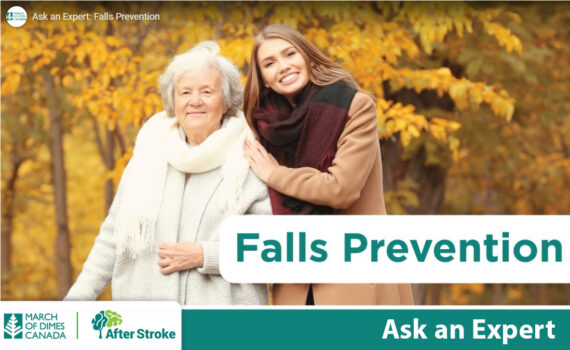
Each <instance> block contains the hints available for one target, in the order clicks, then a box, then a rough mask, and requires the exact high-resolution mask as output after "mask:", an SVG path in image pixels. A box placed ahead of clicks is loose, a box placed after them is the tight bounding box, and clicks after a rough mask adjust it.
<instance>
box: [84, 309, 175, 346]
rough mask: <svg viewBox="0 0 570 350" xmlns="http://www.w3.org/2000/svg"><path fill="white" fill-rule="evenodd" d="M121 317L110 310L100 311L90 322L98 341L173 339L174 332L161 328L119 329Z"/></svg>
mask: <svg viewBox="0 0 570 350" xmlns="http://www.w3.org/2000/svg"><path fill="white" fill-rule="evenodd" d="M122 324H123V316H121V315H120V314H119V313H117V312H114V311H111V310H101V311H99V312H98V313H97V314H95V316H94V317H93V319H92V320H91V325H92V326H93V330H95V331H99V339H175V338H176V332H175V331H172V330H166V329H165V328H162V329H160V330H150V329H147V328H138V329H121V327H119V326H121V325H122Z"/></svg>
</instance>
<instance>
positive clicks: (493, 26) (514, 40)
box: [483, 22, 522, 53]
mask: <svg viewBox="0 0 570 350" xmlns="http://www.w3.org/2000/svg"><path fill="white" fill-rule="evenodd" d="M483 25H484V28H485V31H486V32H487V34H489V35H491V36H494V37H495V38H496V39H497V41H498V42H499V45H501V46H502V47H504V48H505V50H506V51H507V52H511V51H513V50H514V51H516V52H518V53H521V52H522V43H521V40H520V39H519V38H518V37H517V36H516V35H514V34H512V33H511V31H510V30H509V29H508V28H505V27H503V26H502V25H500V24H498V23H493V22H484V23H483Z"/></svg>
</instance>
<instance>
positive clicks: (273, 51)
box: [257, 39, 309, 103]
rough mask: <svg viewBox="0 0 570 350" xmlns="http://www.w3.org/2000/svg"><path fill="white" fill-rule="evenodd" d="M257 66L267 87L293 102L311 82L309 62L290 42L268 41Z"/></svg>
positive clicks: (259, 56)
mask: <svg viewBox="0 0 570 350" xmlns="http://www.w3.org/2000/svg"><path fill="white" fill-rule="evenodd" d="M257 60H258V62H257V64H258V65H259V67H260V70H261V77H262V78H263V83H264V85H265V86H266V87H268V88H270V89H271V90H273V91H275V92H276V93H278V94H281V95H283V96H285V98H287V100H289V102H291V103H292V102H293V98H294V97H295V96H296V95H297V94H298V93H299V92H300V91H301V90H302V89H303V88H304V87H305V85H307V83H308V82H309V71H308V65H307V62H305V60H304V59H303V56H301V54H300V53H299V51H298V50H297V49H296V48H295V47H294V46H293V44H291V43H290V42H288V41H286V40H283V39H267V40H265V41H264V42H263V43H262V44H261V45H260V46H259V49H258V52H257Z"/></svg>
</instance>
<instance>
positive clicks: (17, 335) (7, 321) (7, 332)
mask: <svg viewBox="0 0 570 350" xmlns="http://www.w3.org/2000/svg"><path fill="white" fill-rule="evenodd" d="M22 333H23V323H22V314H4V339H22Z"/></svg>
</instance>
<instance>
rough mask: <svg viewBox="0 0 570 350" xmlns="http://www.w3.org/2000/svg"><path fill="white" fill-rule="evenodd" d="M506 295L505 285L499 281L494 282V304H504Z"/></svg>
mask: <svg viewBox="0 0 570 350" xmlns="http://www.w3.org/2000/svg"><path fill="white" fill-rule="evenodd" d="M504 295H505V285H504V284H499V283H495V284H493V304H495V305H503V304H504V303H505V300H504Z"/></svg>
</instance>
